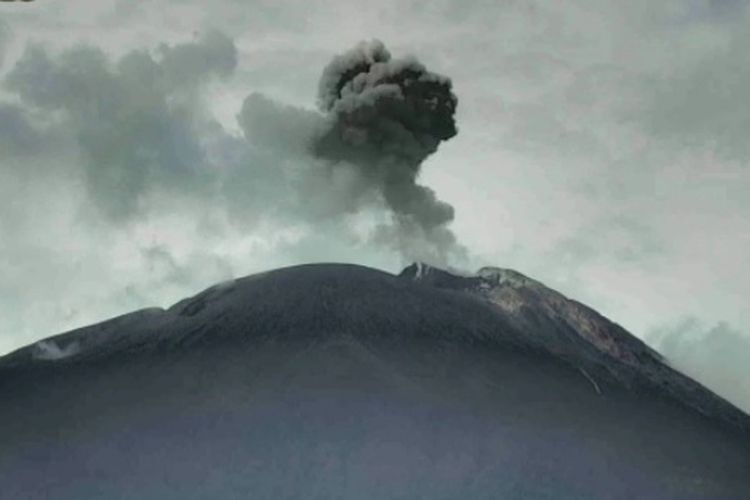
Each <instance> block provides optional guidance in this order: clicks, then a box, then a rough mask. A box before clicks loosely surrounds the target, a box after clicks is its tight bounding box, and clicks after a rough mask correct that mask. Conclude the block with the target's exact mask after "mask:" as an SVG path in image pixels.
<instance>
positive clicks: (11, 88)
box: [0, 0, 750, 410]
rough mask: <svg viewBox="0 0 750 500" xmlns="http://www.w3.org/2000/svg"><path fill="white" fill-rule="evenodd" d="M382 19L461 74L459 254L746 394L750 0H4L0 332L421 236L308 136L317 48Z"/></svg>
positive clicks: (458, 263) (367, 31) (386, 248)
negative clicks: (508, 271)
mask: <svg viewBox="0 0 750 500" xmlns="http://www.w3.org/2000/svg"><path fill="white" fill-rule="evenodd" d="M373 38H377V39H380V40H382V41H383V42H385V43H386V44H387V46H388V49H389V50H390V51H391V53H393V54H394V55H396V56H402V55H403V56H405V55H414V56H416V57H417V58H419V60H420V61H422V62H423V63H424V64H425V65H426V66H427V67H428V68H429V69H430V70H433V71H436V72H438V73H442V74H444V75H447V76H449V77H450V78H451V79H452V82H453V91H454V92H455V94H456V95H457V96H458V110H457V114H456V120H457V123H458V128H459V133H458V135H457V136H456V137H454V138H452V139H451V140H449V141H446V142H444V143H443V144H442V145H441V146H440V148H439V150H438V151H437V152H436V153H435V154H434V155H432V156H430V157H429V158H428V159H427V160H426V162H425V163H424V164H423V165H422V172H421V175H420V177H419V182H420V183H421V184H423V185H425V186H429V187H430V188H431V189H432V190H434V192H435V194H436V196H437V197H438V198H439V199H440V200H443V201H444V202H446V203H449V204H450V205H452V206H453V209H454V213H455V219H454V220H453V222H452V223H451V224H450V229H451V230H452V232H453V234H454V235H455V237H456V240H457V242H458V244H457V246H458V247H459V248H460V250H461V251H456V252H451V253H450V254H447V255H442V256H441V260H442V263H443V264H444V265H448V266H451V267H455V268H458V269H464V270H475V269H477V268H479V267H481V266H483V265H496V266H500V267H509V268H513V269H516V270H518V271H521V272H523V273H525V274H527V275H529V276H531V277H534V278H536V279H538V280H540V281H542V282H544V283H546V284H547V285H549V286H551V287H553V288H555V289H557V290H559V291H561V292H563V293H565V294H566V295H568V296H570V297H573V298H575V299H577V300H579V301H581V302H584V303H587V304H589V305H591V306H592V307H594V308H595V309H597V310H599V311H600V312H602V313H603V314H605V315H606V316H608V317H609V318H611V319H612V320H614V321H616V322H618V323H620V324H621V325H623V326H625V327H626V328H627V329H628V330H630V331H631V332H632V333H634V334H635V335H637V336H639V337H641V338H643V339H645V340H646V341H648V342H649V343H651V344H652V345H654V346H655V347H657V348H658V349H660V350H661V351H662V352H663V353H665V354H666V355H667V356H668V358H669V359H670V360H671V362H672V363H673V364H674V365H675V366H677V367H679V368H681V369H683V370H684V371H686V372H687V373H688V374H691V375H693V376H695V377H696V378H698V379H699V380H700V381H702V382H704V383H705V384H707V385H708V386H709V387H711V388H713V389H715V390H717V391H718V392H719V393H720V394H722V395H724V396H726V397H728V398H730V399H731V400H732V401H733V402H735V403H736V404H738V405H740V406H741V407H743V408H744V409H746V410H750V363H746V359H748V357H750V327H749V326H748V325H750V307H747V306H748V303H747V299H746V298H747V297H748V294H749V293H750V266H748V265H747V257H748V254H750V171H749V170H748V169H749V168H750V165H749V163H750V141H748V137H747V136H748V133H750V106H748V104H747V103H748V99H749V98H750V57H749V56H748V52H747V47H749V46H750V8H749V7H748V2H745V1H743V0H724V1H721V0H679V1H678V0H664V1H660V2H653V1H646V0H633V1H630V2H623V1H620V0H609V1H608V0H577V1H569V2H559V1H553V0H549V1H541V0H540V1H531V0H528V1H524V0H505V1H498V0H487V1H484V0H477V1H473V2H465V1H460V0H430V1H416V0H380V1H359V0H356V1H353V0H350V1H342V0H320V1H309V0H252V1H239V0H214V1H212V2H210V4H209V3H206V2H198V1H195V0H158V1H157V0H150V1H146V0H144V1H140V2H133V1H131V0H67V1H65V2H63V1H54V0H38V1H36V2H31V3H27V2H15V3H0V352H7V351H10V350H12V349H14V348H17V347H19V346H21V345H24V344H27V343H30V342H33V341H35V340H38V339H40V338H42V337H45V336H48V335H50V334H54V333H59V332H61V331H64V330H67V329H70V328H74V327H77V326H81V325H85V324H89V323H91V322H94V321H98V320H103V319H106V318H108V317H111V316H113V315H117V314H121V313H124V312H127V311H130V310H133V309H137V308H141V307H145V306H152V305H158V306H167V305H169V304H171V303H172V302H175V301H176V300H178V299H180V298H182V297H184V296H187V295H190V294H193V293H195V292H197V291H199V290H201V289H202V288H204V287H206V286H209V285H211V284H213V283H215V282H217V281H219V280H224V279H228V278H230V277H233V276H241V275H245V274H249V273H252V272H256V271H261V270H266V269H269V268H274V267H279V266H283V265H290V264H296V263H302V262H317V261H345V262H355V263H360V264H365V265H370V266H374V267H378V268H381V269H385V270H388V271H392V272H397V271H398V270H399V269H400V268H401V267H402V266H403V265H404V264H405V263H407V262H408V261H409V260H410V259H411V258H414V257H420V256H423V254H424V252H422V251H421V250H420V249H419V248H416V247H413V246H409V247H408V248H406V249H405V248H404V247H403V246H402V245H401V243H402V242H395V241H394V240H393V239H389V238H387V237H383V231H380V229H382V228H383V227H384V225H387V224H388V221H389V217H390V214H389V212H388V207H387V206H385V204H384V203H383V201H382V200H381V199H379V198H378V193H377V192H372V190H368V189H367V186H363V185H362V183H361V181H360V180H359V179H358V178H357V176H356V175H354V174H352V172H349V171H344V170H341V171H339V170H335V169H330V168H329V169H326V168H325V165H321V164H320V162H319V161H318V160H316V159H313V158H309V157H308V156H307V153H306V150H305V137H306V136H307V134H309V130H310V129H311V128H314V127H315V123H316V122H317V120H319V113H318V111H317V110H316V107H315V106H316V96H317V92H318V82H319V79H320V76H321V72H322V70H323V68H324V67H325V66H326V64H327V63H328V62H329V61H330V60H331V58H332V57H333V56H334V55H335V54H338V53H341V52H342V51H345V50H347V49H349V48H351V47H352V46H354V45H355V44H356V43H357V42H359V41H361V40H370V39H373ZM429 257H430V255H426V258H429Z"/></svg>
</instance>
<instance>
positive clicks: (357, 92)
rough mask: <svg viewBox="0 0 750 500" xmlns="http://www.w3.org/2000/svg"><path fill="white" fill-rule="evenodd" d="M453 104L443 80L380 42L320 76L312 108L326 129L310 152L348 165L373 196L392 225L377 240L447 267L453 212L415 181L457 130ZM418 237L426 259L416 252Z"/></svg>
mask: <svg viewBox="0 0 750 500" xmlns="http://www.w3.org/2000/svg"><path fill="white" fill-rule="evenodd" d="M457 103H458V100H457V98H456V95H455V94H454V93H453V91H452V83H451V80H450V79H449V78H447V77H445V76H442V75H439V74H436V73H433V72H430V71H428V70H427V68H425V66H424V65H423V64H421V63H420V62H419V61H418V60H417V59H415V58H413V57H406V58H401V59H394V58H392V56H391V54H390V52H389V51H388V49H387V48H386V47H385V45H384V44H383V43H382V42H380V41H378V40H373V41H369V42H361V43H360V44H358V45H357V46H356V47H354V48H353V49H351V50H349V51H348V52H345V53H343V54H341V55H338V56H336V57H334V59H333V60H332V61H331V62H330V63H329V64H328V65H327V66H326V68H325V69H324V71H323V75H322V77H321V79H320V84H319V89H318V107H319V109H320V110H321V111H322V112H323V113H325V114H326V118H327V120H328V127H327V130H325V131H324V132H323V133H320V134H318V136H317V137H316V138H315V140H314V144H313V153H314V154H315V155H316V156H317V157H319V158H322V159H326V160H329V161H331V162H334V163H338V162H345V163H348V164H350V165H352V166H354V168H355V169H356V170H357V172H358V173H359V174H360V175H361V177H362V179H363V180H364V181H365V183H366V184H367V185H369V186H370V187H371V188H373V189H375V190H376V191H377V192H378V193H379V195H380V196H381V197H382V199H383V201H384V202H385V205H386V206H387V207H388V209H389V210H390V211H391V212H392V214H393V219H394V224H393V226H390V227H387V226H382V227H381V228H380V229H379V231H378V233H377V236H376V239H378V240H380V241H383V242H390V243H391V244H395V245H396V246H397V247H398V248H399V249H400V250H401V251H402V253H405V254H412V253H422V254H423V255H421V257H423V258H424V257H427V259H428V260H438V261H443V262H445V260H446V258H447V256H448V254H450V253H451V252H455V251H457V250H460V248H459V246H458V245H457V243H456V241H455V237H454V235H453V233H452V232H451V231H450V229H449V228H448V225H449V224H450V223H451V222H452V221H453V218H454V210H453V207H452V206H451V205H449V204H448V203H446V202H444V201H441V200H439V199H438V198H437V196H436V194H435V192H434V191H433V190H432V189H430V188H429V187H427V186H424V185H421V184H419V182H418V176H419V173H420V170H421V168H422V164H423V163H424V161H425V160H426V159H427V158H428V157H429V156H430V155H431V154H433V153H435V151H437V149H438V146H439V145H440V143H442V142H443V141H447V140H449V139H450V138H452V137H453V136H455V135H456V133H457V129H456V123H455V120H454V114H455V111H456V105H457ZM419 240H423V241H424V242H426V243H427V244H428V245H427V246H428V247H432V248H431V249H430V250H431V252H430V253H431V254H432V255H424V252H420V251H419V250H418V247H419V246H420V241H419ZM423 250H424V247H423Z"/></svg>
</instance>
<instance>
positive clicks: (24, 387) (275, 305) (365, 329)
mask: <svg viewBox="0 0 750 500" xmlns="http://www.w3.org/2000/svg"><path fill="white" fill-rule="evenodd" d="M0 429H2V439H0V478H2V494H1V495H0V497H3V498H5V496H7V497H8V498H29V499H36V498H63V499H67V498H70V499H89V498H91V499H93V498H108V499H117V498H139V499H144V498H154V499H169V498H180V499H185V498H196V499H197V498H223V499H224V498H243V499H244V498H257V499H262V498H270V499H285V498H290V499H291V498H305V499H308V498H320V499H332V498H347V499H350V498H351V499H355V498H356V499H376V498H404V499H416V498H431V499H439V498H446V499H449V498H450V499H454V498H471V499H483V498H487V499H490V498H575V499H580V498H596V499H603V498H612V499H614V498H623V499H625V498H654V499H669V498H675V499H677V498H679V499H685V498H726V499H731V498H736V499H745V498H748V493H749V492H750V476H748V474H747V471H748V470H750V417H748V416H747V415H745V414H744V413H742V412H741V411H739V410H738V409H736V408H735V407H733V406H732V405H731V404H729V403H727V402H726V401H724V400H723V399H721V398H719V397H718V396H716V395H714V394H713V393H711V392H710V391H708V390H707V389H705V388H703V387H702V386H701V385H699V384H697V383H696V382H694V381H692V380H691V379H689V378H687V377H685V376H684V375H682V374H680V373H679V372H677V371H675V370H674V369H672V368H670V367H669V365H668V364H667V363H666V362H665V361H664V360H663V359H662V357H661V356H660V355H659V354H658V353H657V352H655V351H654V350H652V349H650V348H649V347H648V346H646V345H645V344H644V343H643V342H641V341H640V340H638V339H637V338H635V337H634V336H632V335H631V334H629V333H628V332H627V331H625V330H624V329H623V328H622V327H620V326H619V325H617V324H615V323H613V322H611V321H609V320H607V319H606V318H604V317H603V316H601V315H600V314H598V313H597V312H596V311H594V310H592V309H591V308H588V307H587V306H585V305H583V304H580V303H578V302H576V301H574V300H571V299H568V298H566V297H565V296H563V295H562V294H560V293H558V292H555V291H554V290H551V289H549V288H547V287H546V286H544V285H543V284H542V283H540V282H538V281H535V280H533V279H531V278H528V277H526V276H524V275H522V274H521V273H518V272H515V271H512V270H508V269H500V268H483V269H481V270H480V271H479V272H477V273H476V274H472V275H461V274H459V273H452V272H448V271H445V270H441V269H437V268H434V267H430V266H427V265H425V264H421V263H415V264H413V265H411V266H409V267H407V268H406V269H404V270H403V271H402V272H401V273H400V274H399V275H397V276H395V275H392V274H388V273H385V272H382V271H378V270H374V269H370V268H365V267H361V266H354V265H343V264H317V265H304V266H296V267H290V268H284V269H278V270H274V271H270V272H266V273H261V274H256V275H252V276H248V277H246V278H241V279H237V280H233V281H230V282H226V283H223V284H220V285H217V286H214V287H211V288H209V289H207V290H205V291H204V292H202V293H199V294H198V295H196V296H194V297H191V298H188V299H185V300H182V301H180V302H178V303H177V304H175V305H173V306H172V307H170V308H168V309H166V310H165V309H160V308H152V309H146V310H142V311H138V312H135V313H131V314H128V315H125V316H120V317H118V318H115V319H112V320H109V321H105V322H103V323H100V324H98V325H93V326H90V327H86V328H82V329H78V330H75V331H72V332H68V333H65V334H62V335H58V336H55V337H51V338H49V339H46V340H43V341H40V342H37V343H36V344H33V345H31V346H28V347H25V348H22V349H19V350H18V351H15V352H13V353H11V354H9V355H7V356H4V357H2V358H0Z"/></svg>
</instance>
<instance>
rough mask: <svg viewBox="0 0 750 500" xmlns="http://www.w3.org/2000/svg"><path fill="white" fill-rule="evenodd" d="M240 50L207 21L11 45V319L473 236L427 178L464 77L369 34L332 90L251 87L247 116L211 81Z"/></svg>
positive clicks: (53, 316) (450, 254) (75, 319)
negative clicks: (170, 33) (142, 43)
mask: <svg viewBox="0 0 750 500" xmlns="http://www.w3.org/2000/svg"><path fill="white" fill-rule="evenodd" d="M368 51H370V52H369V53H370V54H372V52H373V51H376V52H377V53H378V55H377V56H373V57H374V58H377V59H378V60H377V61H375V60H374V59H372V60H369V59H367V57H368V56H367V54H368ZM357 57H360V59H356V58H357ZM363 58H364V59H363ZM238 61H239V55H238V50H237V48H236V47H235V45H234V42H233V40H232V39H231V38H230V37H228V36H226V35H224V34H222V33H221V32H218V31H208V32H206V33H204V34H202V35H199V36H196V37H195V38H193V39H192V40H187V41H184V42H182V43H174V44H170V45H166V44H161V45H157V46H156V47H153V48H151V49H145V48H139V49H136V50H131V51H128V52H125V53H123V54H122V55H120V56H119V57H113V56H112V55H111V54H108V53H107V52H106V51H104V50H103V49H102V48H101V47H97V46H93V45H88V44H76V45H72V46H69V47H61V48H59V50H55V49H52V48H51V47H48V46H46V45H44V44H39V43H35V44H30V45H27V47H26V49H25V50H24V51H23V52H22V53H21V54H19V57H18V59H16V60H14V61H13V62H12V64H11V65H10V66H9V67H8V68H7V71H6V72H5V73H4V75H3V76H2V80H1V81H0V85H2V90H3V93H4V95H3V96H2V97H0V234H2V238H1V239H2V241H1V242H0V262H9V263H11V262H12V264H13V265H12V267H11V266H6V267H3V266H0V273H1V274H2V276H3V280H2V283H0V299H2V300H0V317H3V318H6V319H5V320H4V322H2V323H3V324H0V336H2V335H3V332H4V331H12V332H16V333H15V334H16V335H18V336H19V337H27V338H32V337H37V336H40V335H41V334H42V333H53V332H56V331H59V330H61V329H64V328H69V327H74V326H78V325H80V324H86V323H91V322H93V321H96V320H100V319H103V318H105V317H108V316H112V315H115V314H117V313H119V312H121V311H123V310H127V309H134V308H137V307H142V306H144V305H151V304H154V303H159V304H165V303H169V301H170V300H172V299H173V298H178V297H181V296H184V295H185V294H186V293H189V292H190V291H192V290H195V289H200V288H201V287H205V286H207V285H210V284H211V283H213V282H215V281H216V280H219V279H226V278H227V277H230V276H236V275H241V274H247V273H248V272H251V271H253V270H260V269H264V268H271V267H275V266H276V267H278V266H282V265H288V264H291V263H299V262H309V261H331V260H333V261H345V262H357V263H363V264H368V265H373V266H375V267H387V266H393V265H398V264H401V263H398V264H396V261H397V260H413V259H419V260H424V261H427V262H431V263H434V264H438V265H445V264H446V263H447V262H448V261H451V260H453V259H454V258H455V257H462V256H463V254H462V253H461V247H460V246H459V245H458V244H456V242H455V237H454V236H453V233H452V232H451V231H450V229H449V228H448V225H449V223H450V221H451V220H452V219H453V209H452V207H450V205H448V204H446V203H443V202H441V201H439V200H438V199H437V197H436V196H435V193H434V192H433V191H432V190H430V189H429V188H428V187H426V186H423V185H421V184H419V182H418V176H419V172H420V170H421V168H422V163H423V162H424V160H425V159H426V158H427V157H429V155H431V154H432V153H434V152H435V151H436V150H437V148H438V146H439V144H440V143H441V142H442V141H445V140H447V139H449V138H450V137H452V136H453V135H455V133H456V128H455V123H454V121H453V112H454V110H455V106H456V99H455V96H454V95H453V94H452V92H451V86H450V81H449V80H448V79H446V78H443V77H439V76H437V75H434V74H432V73H430V72H428V71H427V70H425V69H424V67H423V66H422V65H421V64H419V63H418V62H417V61H415V60H414V59H402V60H394V59H391V58H390V55H388V54H387V51H386V50H385V47H384V46H383V45H382V44H381V43H379V42H370V43H366V44H361V45H360V46H358V47H357V48H356V49H355V50H354V51H351V52H349V53H347V54H345V55H343V56H339V57H337V58H335V59H334V60H333V61H332V62H331V64H330V65H329V66H328V67H326V69H325V71H324V72H323V77H322V78H321V83H320V89H321V92H320V107H319V109H315V108H314V107H313V106H312V102H311V106H310V107H299V106H293V105H288V104H285V103H283V102H279V101H278V100H276V99H274V98H272V97H270V96H268V95H264V94H261V93H259V92H257V91H253V90H254V89H248V90H249V92H248V95H247V97H246V98H245V99H244V102H243V103H242V106H241V107H239V106H238V109H237V111H236V112H237V114H236V119H237V125H238V126H239V131H240V132H239V133H236V132H234V131H233V129H232V128H230V127H228V126H227V124H224V123H222V122H220V121H219V120H218V119H217V118H216V117H215V116H214V114H213V113H212V106H211V98H212V97H213V96H216V95H218V94H220V93H221V92H223V91H224V90H226V89H227V88H228V87H226V85H227V80H228V79H230V78H232V77H233V75H234V72H235V71H236V70H237V66H238ZM353 61H354V63H353V65H352V62H353ZM357 61H358V62H357ZM311 87H312V88H311V90H314V84H313V85H312V86H311ZM5 94H9V98H7V99H6V98H5ZM311 101H312V100H311ZM155 249H158V251H157V250H155ZM28 276H36V277H39V279H36V280H32V281H31V282H30V281H29V280H28V279H27V278H28ZM50 276H52V277H53V278H52V279H49V277H50ZM165 297H166V298H165ZM40 309H43V310H44V311H43V312H39V311H40ZM0 340H2V339H0ZM0 351H2V346H1V345H0Z"/></svg>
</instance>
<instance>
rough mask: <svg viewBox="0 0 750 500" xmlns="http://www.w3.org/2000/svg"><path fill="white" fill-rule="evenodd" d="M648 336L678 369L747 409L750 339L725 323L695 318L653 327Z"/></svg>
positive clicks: (749, 406) (749, 386)
mask: <svg viewBox="0 0 750 500" xmlns="http://www.w3.org/2000/svg"><path fill="white" fill-rule="evenodd" d="M647 339H648V340H650V341H651V343H652V345H654V346H655V347H656V348H657V350H658V351H659V352H661V353H662V354H664V355H665V356H666V358H667V359H668V360H669V361H670V362H671V363H672V364H673V365H674V366H675V367H676V368H678V369H680V370H681V371H683V372H685V373H687V374H688V375H690V376H692V377H694V378H695V379H696V380H698V381H700V382H701V383H703V384H704V385H706V386H707V387H708V388H710V389H712V390H714V391H716V392H717V393H718V394H720V395H722V396H724V397H725V398H727V399H729V400H730V401H732V402H733V403H734V404H736V405H738V406H739V407H740V408H742V409H743V410H745V411H746V412H750V364H748V362H747V359H748V358H747V356H748V353H750V338H748V336H747V335H746V334H743V333H741V332H740V331H738V330H736V329H734V328H732V327H731V326H730V325H728V324H727V323H725V322H719V323H717V324H716V325H715V326H713V327H710V328H708V327H706V326H705V325H703V324H702V323H701V322H700V321H698V320H697V319H695V318H688V319H685V320H683V321H682V322H680V323H679V324H676V325H673V326H669V327H662V328H657V329H654V330H652V331H651V332H650V333H649V334H648V335H647Z"/></svg>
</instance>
